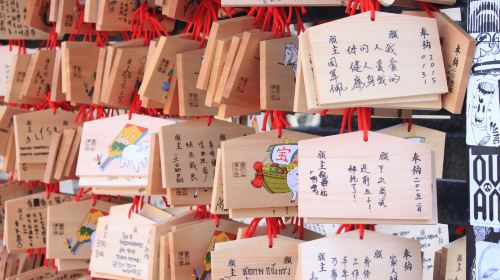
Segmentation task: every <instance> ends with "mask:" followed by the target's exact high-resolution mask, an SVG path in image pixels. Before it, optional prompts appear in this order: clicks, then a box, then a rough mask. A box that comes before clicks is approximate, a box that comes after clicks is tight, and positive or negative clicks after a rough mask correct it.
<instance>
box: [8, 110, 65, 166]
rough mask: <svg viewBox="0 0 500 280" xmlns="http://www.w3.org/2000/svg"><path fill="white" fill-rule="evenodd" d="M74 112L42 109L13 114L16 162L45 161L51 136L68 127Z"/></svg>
mask: <svg viewBox="0 0 500 280" xmlns="http://www.w3.org/2000/svg"><path fill="white" fill-rule="evenodd" d="M74 118H75V114H74V113H72V112H67V111H63V110H59V111H57V112H56V114H53V113H52V110H43V111H36V112H29V113H24V114H17V115H14V131H15V140H16V162H17V163H19V164H23V163H45V162H46V160H47V157H48V154H49V146H50V143H51V140H52V136H53V135H54V134H55V133H57V132H62V131H63V130H64V129H65V128H69V127H70V126H71V123H72V121H73V119H74Z"/></svg>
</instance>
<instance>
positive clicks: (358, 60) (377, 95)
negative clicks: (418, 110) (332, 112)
mask: <svg viewBox="0 0 500 280" xmlns="http://www.w3.org/2000/svg"><path fill="white" fill-rule="evenodd" d="M375 16H376V19H377V20H376V21H371V20H370V13H369V12H367V13H362V14H358V15H355V16H352V17H348V18H344V19H340V20H336V21H332V22H329V23H326V24H321V25H317V26H314V27H311V28H309V29H308V31H307V33H306V35H308V38H309V44H310V51H311V55H312V64H313V65H314V69H313V70H314V74H315V77H314V79H315V82H316V87H317V93H318V103H319V104H320V105H326V104H336V105H337V104H349V103H352V102H359V101H366V100H368V99H389V98H395V97H411V96H417V95H429V94H442V93H445V92H447V91H448V86H447V84H446V75H445V70H444V65H443V63H442V61H443V56H442V53H441V47H440V42H439V34H438V29H437V24H436V20H435V19H432V18H422V17H413V16H407V15H398V14H392V13H382V12H376V15H375ZM394 22H397V25H395V24H394ZM354 27H355V28H354ZM353 28H354V29H353ZM353 32H355V33H356V34H358V35H361V34H366V35H367V36H363V35H361V36H357V37H356V36H354V35H353V34H354V33H353ZM368 35H369V36H368ZM416 69H418V71H416ZM382 71H383V72H382Z"/></svg>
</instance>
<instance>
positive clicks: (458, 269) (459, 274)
mask: <svg viewBox="0 0 500 280" xmlns="http://www.w3.org/2000/svg"><path fill="white" fill-rule="evenodd" d="M466 245H467V240H466V237H465V236H464V237H462V238H460V239H458V240H455V241H453V242H452V243H450V244H448V245H446V246H444V247H443V252H442V258H441V262H442V267H443V268H444V279H455V280H465V279H467V274H466V263H465V262H466V259H467V252H466Z"/></svg>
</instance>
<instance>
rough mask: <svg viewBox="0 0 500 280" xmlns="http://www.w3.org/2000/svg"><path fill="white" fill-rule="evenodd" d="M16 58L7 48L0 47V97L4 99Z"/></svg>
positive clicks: (15, 54)
mask: <svg viewBox="0 0 500 280" xmlns="http://www.w3.org/2000/svg"><path fill="white" fill-rule="evenodd" d="M16 56H17V53H15V52H13V51H10V50H9V46H0V59H1V60H0V85H2V87H1V88H0V97H4V96H5V95H6V94H7V92H8V87H9V82H10V73H11V70H12V68H13V66H14V65H13V63H14V62H15V57H16Z"/></svg>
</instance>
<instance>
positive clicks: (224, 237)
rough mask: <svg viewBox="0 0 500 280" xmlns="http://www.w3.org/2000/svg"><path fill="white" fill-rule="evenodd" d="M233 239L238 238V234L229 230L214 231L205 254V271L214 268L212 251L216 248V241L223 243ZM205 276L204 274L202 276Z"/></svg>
mask: <svg viewBox="0 0 500 280" xmlns="http://www.w3.org/2000/svg"><path fill="white" fill-rule="evenodd" d="M231 240H236V235H234V234H232V233H228V232H223V231H219V230H216V231H215V232H214V235H213V236H212V238H211V239H210V242H209V243H208V248H207V250H206V252H205V255H204V257H203V263H204V264H205V272H210V271H211V270H212V258H211V252H212V251H213V250H214V248H215V243H222V242H226V241H231ZM202 278H203V276H202Z"/></svg>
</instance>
